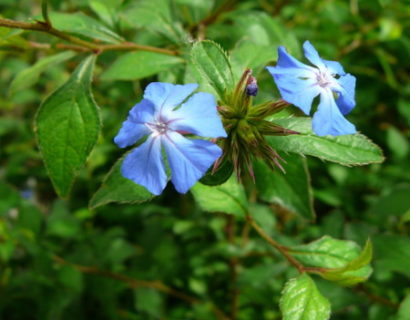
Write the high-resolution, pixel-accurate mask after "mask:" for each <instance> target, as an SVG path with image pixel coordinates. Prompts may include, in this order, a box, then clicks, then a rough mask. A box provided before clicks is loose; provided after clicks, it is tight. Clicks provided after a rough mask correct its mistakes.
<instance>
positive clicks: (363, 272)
mask: <svg viewBox="0 0 410 320" xmlns="http://www.w3.org/2000/svg"><path fill="white" fill-rule="evenodd" d="M372 252H373V250H372V245H371V242H370V241H367V243H366V246H365V248H364V249H363V250H361V249H360V247H359V246H358V245H357V244H356V243H354V242H353V241H346V240H337V239H333V238H331V237H329V236H324V237H322V238H320V239H318V240H316V241H313V242H311V243H309V244H306V245H301V246H297V247H292V248H291V251H290V253H291V254H292V255H293V256H294V257H296V258H297V259H298V260H299V261H301V262H302V263H303V264H304V265H305V266H309V267H315V268H324V269H326V270H322V271H318V272H317V273H318V274H320V275H321V276H322V277H323V278H325V279H327V280H330V281H334V282H336V283H338V284H339V285H342V286H351V285H354V284H356V283H359V282H363V281H365V280H366V279H367V278H368V277H369V276H370V274H371V273H372V268H371V267H370V265H369V263H370V260H371V258H372Z"/></svg>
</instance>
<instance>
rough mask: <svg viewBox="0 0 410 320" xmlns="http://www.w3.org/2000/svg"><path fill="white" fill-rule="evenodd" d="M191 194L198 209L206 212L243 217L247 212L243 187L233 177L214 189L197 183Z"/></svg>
mask: <svg viewBox="0 0 410 320" xmlns="http://www.w3.org/2000/svg"><path fill="white" fill-rule="evenodd" d="M191 192H192V194H193V196H194V198H195V201H196V202H197V203H198V205H199V207H200V208H201V209H202V210H204V211H208V212H224V213H229V214H233V215H235V216H239V217H244V216H245V214H246V213H247V210H248V201H247V198H246V194H245V190H244V189H243V186H242V185H241V184H239V183H238V181H237V180H236V178H235V177H233V176H231V178H230V179H228V181H226V182H225V183H224V184H221V185H219V186H216V187H210V186H206V185H203V184H201V183H197V184H196V185H195V186H194V187H193V188H192V189H191Z"/></svg>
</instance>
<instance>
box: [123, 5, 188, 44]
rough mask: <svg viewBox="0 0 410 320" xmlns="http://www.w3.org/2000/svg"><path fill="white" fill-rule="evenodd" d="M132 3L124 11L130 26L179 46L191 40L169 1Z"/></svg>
mask: <svg viewBox="0 0 410 320" xmlns="http://www.w3.org/2000/svg"><path fill="white" fill-rule="evenodd" d="M130 3H131V6H128V7H126V8H125V9H124V11H123V16H124V18H125V19H126V20H127V22H128V23H129V24H131V25H133V26H136V27H138V28H144V29H147V30H149V31H151V32H154V33H156V34H159V35H161V36H162V37H164V36H165V38H167V39H169V40H170V41H171V42H173V43H175V44H178V45H180V44H181V43H182V42H186V41H187V40H188V39H189V34H188V33H187V32H186V31H185V30H184V29H183V28H182V25H181V23H179V21H178V20H177V19H176V18H175V17H174V15H173V12H172V11H173V10H172V8H171V2H170V1H169V0H139V1H133V2H130ZM173 5H174V4H173V3H172V6H173Z"/></svg>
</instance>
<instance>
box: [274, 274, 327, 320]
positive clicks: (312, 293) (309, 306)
mask: <svg viewBox="0 0 410 320" xmlns="http://www.w3.org/2000/svg"><path fill="white" fill-rule="evenodd" d="M280 310H281V311H282V314H283V320H327V319H329V317H330V303H329V301H328V300H327V299H326V298H325V297H323V296H322V295H321V293H320V292H319V290H318V289H317V287H316V284H315V282H314V281H313V280H312V279H311V278H310V277H309V276H308V275H307V274H306V273H304V274H302V275H300V276H299V277H297V278H295V279H291V280H289V281H288V282H287V283H286V285H285V288H284V289H283V292H282V297H281V299H280Z"/></svg>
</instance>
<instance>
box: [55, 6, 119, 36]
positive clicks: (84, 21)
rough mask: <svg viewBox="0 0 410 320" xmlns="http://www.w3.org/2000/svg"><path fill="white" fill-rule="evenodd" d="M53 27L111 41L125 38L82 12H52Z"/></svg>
mask: <svg viewBox="0 0 410 320" xmlns="http://www.w3.org/2000/svg"><path fill="white" fill-rule="evenodd" d="M49 15H50V19H51V22H52V24H53V27H54V28H56V29H58V30H61V31H66V32H69V33H75V34H80V35H83V36H86V37H88V38H91V39H99V40H102V41H105V42H109V43H118V42H120V41H123V40H124V39H123V38H122V37H121V36H119V35H118V34H116V33H115V32H114V31H112V30H110V29H109V28H107V27H106V26H105V25H103V24H102V23H100V22H99V21H97V20H95V19H94V18H91V17H89V16H87V15H85V14H83V13H81V12H76V13H61V12H50V13H49Z"/></svg>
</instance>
